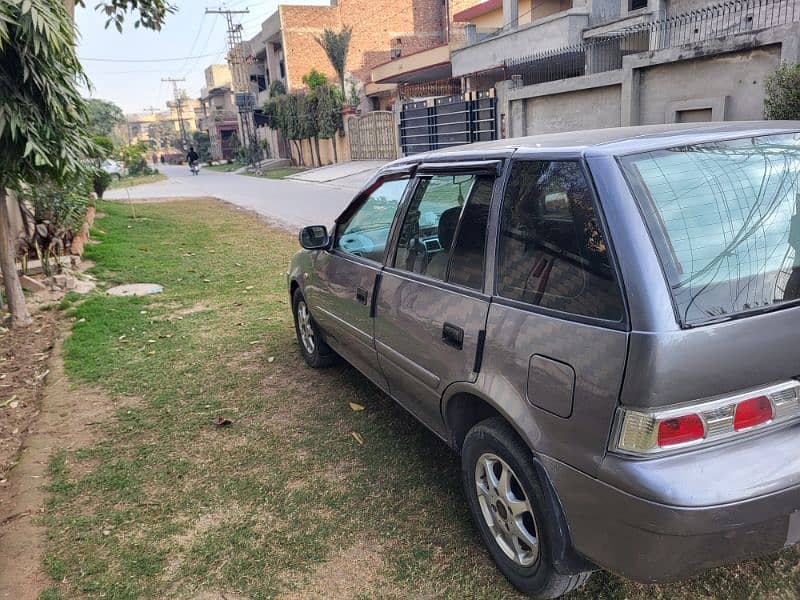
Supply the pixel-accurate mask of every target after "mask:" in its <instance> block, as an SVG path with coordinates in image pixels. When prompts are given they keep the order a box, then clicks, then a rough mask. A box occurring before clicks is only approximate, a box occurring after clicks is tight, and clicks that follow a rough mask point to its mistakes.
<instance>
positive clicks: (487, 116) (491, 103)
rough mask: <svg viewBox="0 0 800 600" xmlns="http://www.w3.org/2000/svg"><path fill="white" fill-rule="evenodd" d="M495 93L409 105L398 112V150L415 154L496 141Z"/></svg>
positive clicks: (459, 95)
mask: <svg viewBox="0 0 800 600" xmlns="http://www.w3.org/2000/svg"><path fill="white" fill-rule="evenodd" d="M495 103H496V100H495V96H494V90H493V89H491V90H488V91H484V92H467V93H465V94H458V95H456V96H445V97H443V98H434V99H433V100H423V101H420V102H410V103H408V104H405V105H403V110H402V111H401V112H400V147H401V149H402V151H403V154H405V155H408V154H416V153H418V152H427V151H428V150H436V149H438V148H448V147H450V146H458V145H460V144H469V143H471V142H481V141H487V140H495V139H497V126H496V122H495Z"/></svg>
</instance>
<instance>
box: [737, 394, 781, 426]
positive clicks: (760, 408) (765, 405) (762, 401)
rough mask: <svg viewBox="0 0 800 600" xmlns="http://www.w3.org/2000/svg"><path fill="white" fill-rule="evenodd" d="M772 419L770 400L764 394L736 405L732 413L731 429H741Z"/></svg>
mask: <svg viewBox="0 0 800 600" xmlns="http://www.w3.org/2000/svg"><path fill="white" fill-rule="evenodd" d="M771 420H772V402H770V401H769V398H767V397H766V396H758V397H757V398H750V399H749V400H745V401H744V402H739V403H738V404H737V405H736V412H735V413H734V415H733V429H734V430H735V431H741V430H742V429H749V428H751V427H755V426H756V425H763V424H764V423H769V422H770V421H771Z"/></svg>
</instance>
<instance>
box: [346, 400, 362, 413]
mask: <svg viewBox="0 0 800 600" xmlns="http://www.w3.org/2000/svg"><path fill="white" fill-rule="evenodd" d="M349 404H350V408H352V409H353V410H354V411H356V412H358V411H360V410H364V409H365V408H366V407H365V406H364V405H363V404H358V403H357V402H350V403H349Z"/></svg>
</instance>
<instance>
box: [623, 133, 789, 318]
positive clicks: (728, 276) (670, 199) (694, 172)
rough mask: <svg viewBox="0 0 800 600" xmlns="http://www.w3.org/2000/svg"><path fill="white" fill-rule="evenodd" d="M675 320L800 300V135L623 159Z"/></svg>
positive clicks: (709, 316) (709, 144)
mask: <svg viewBox="0 0 800 600" xmlns="http://www.w3.org/2000/svg"><path fill="white" fill-rule="evenodd" d="M621 164H622V166H623V169H624V171H625V173H626V175H627V178H628V181H629V182H630V183H631V186H632V189H633V192H634V195H635V196H636V198H637V200H638V201H639V203H640V205H641V207H642V212H643V214H644V216H645V220H646V222H647V224H648V227H649V229H650V231H651V234H652V236H653V238H654V240H655V243H656V249H657V250H658V254H659V257H660V259H661V262H662V264H663V266H664V271H665V273H666V275H667V279H668V281H669V285H670V289H671V292H672V295H673V298H674V300H675V305H676V307H677V309H678V314H679V317H680V321H681V322H682V323H684V324H696V323H702V322H703V321H707V320H711V319H718V318H720V317H725V316H727V315H732V314H736V313H742V312H746V311H752V310H758V309H764V308H771V307H774V306H777V305H780V304H782V303H786V302H790V301H794V300H797V299H800V253H798V251H799V250H800V180H799V178H800V134H797V133H791V134H781V135H772V136H762V137H754V138H746V139H737V140H727V141H718V142H712V143H705V144H697V145H693V146H682V147H678V148H669V149H665V150H656V151H652V152H646V153H642V154H636V155H633V156H627V157H623V158H622V159H621Z"/></svg>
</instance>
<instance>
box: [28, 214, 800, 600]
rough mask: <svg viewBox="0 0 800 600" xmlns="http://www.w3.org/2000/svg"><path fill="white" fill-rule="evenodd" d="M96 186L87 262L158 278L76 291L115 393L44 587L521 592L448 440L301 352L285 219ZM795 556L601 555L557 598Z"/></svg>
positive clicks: (706, 582) (52, 516)
mask: <svg viewBox="0 0 800 600" xmlns="http://www.w3.org/2000/svg"><path fill="white" fill-rule="evenodd" d="M98 204H99V206H98V209H99V210H100V211H102V212H103V213H105V214H106V217H105V218H103V219H101V220H98V221H97V224H96V228H97V229H96V230H95V232H94V234H93V238H94V239H96V240H98V241H99V242H100V244H98V245H92V246H88V247H87V249H86V258H87V259H90V260H93V261H95V262H96V263H97V266H96V267H95V268H94V270H93V272H94V274H95V275H96V276H97V277H98V279H99V280H100V281H102V282H105V283H106V284H108V285H111V284H117V283H123V282H156V283H161V284H163V285H164V293H163V294H161V295H158V296H151V297H147V298H111V297H108V296H105V295H104V294H102V293H101V292H97V293H95V294H94V295H92V296H90V297H89V298H88V299H86V300H85V301H84V302H82V303H80V304H73V305H71V308H70V311H71V314H73V316H74V317H75V321H74V324H73V330H72V335H71V337H70V338H69V339H68V340H67V341H66V344H65V366H66V370H67V374H68V376H69V377H70V379H71V380H72V381H73V382H75V383H81V382H83V383H86V384H89V385H91V386H97V387H100V388H102V389H104V390H106V391H107V392H108V394H109V395H110V396H111V397H113V398H116V399H117V400H118V401H119V402H120V404H119V405H118V406H119V408H118V409H117V410H116V411H115V412H114V414H113V416H112V418H111V419H110V420H109V422H108V423H107V424H106V425H105V426H104V430H103V435H102V436H101V437H100V439H99V440H97V441H96V442H94V443H92V444H91V445H88V446H86V447H70V448H63V449H61V450H59V451H58V452H57V453H56V454H55V456H54V458H53V460H52V462H51V464H50V466H49V469H48V480H47V489H48V499H47V508H46V513H45V514H44V516H43V522H44V524H45V525H46V532H47V541H46V552H45V556H46V558H45V561H44V569H45V572H46V573H48V574H49V575H50V577H51V578H52V584H51V586H50V587H49V588H48V590H47V592H46V593H45V594H43V595H42V597H43V598H64V599H66V598H78V597H105V598H115V599H127V598H166V597H169V598H172V597H179V598H194V597H197V596H199V595H200V594H201V593H208V594H209V595H208V596H204V597H222V595H223V594H226V595H227V594H230V596H233V595H235V594H238V595H239V596H241V597H247V598H255V599H260V598H273V597H277V596H281V595H284V594H287V593H293V594H294V597H296V598H305V597H310V596H315V597H320V598H333V597H353V598H422V597H426V598H427V597H431V598H432V597H436V598H459V599H461V598H515V597H518V596H517V595H516V594H515V592H514V591H513V590H512V589H511V588H510V587H509V585H508V584H507V583H506V581H505V580H504V579H503V578H502V577H501V576H500V575H499V574H498V572H497V571H496V570H495V569H494V567H493V565H492V563H491V561H490V560H489V559H488V557H487V554H486V553H485V551H484V550H483V549H482V547H481V545H480V541H479V539H478V537H477V535H476V534H475V532H474V530H473V528H472V525H471V524H470V521H469V515H468V512H467V509H466V505H465V500H464V498H463V495H462V492H461V488H460V484H459V475H458V471H459V468H458V459H457V458H456V457H455V456H454V455H453V454H452V453H450V452H449V451H448V449H447V448H446V447H445V445H444V444H443V443H441V442H440V441H439V440H438V439H437V438H435V437H434V436H433V435H432V434H430V433H429V432H428V431H427V430H426V429H425V428H424V427H423V426H422V425H420V424H419V423H418V422H417V421H415V420H414V419H413V418H412V417H410V416H409V415H408V414H407V413H405V412H404V411H403V410H402V409H400V408H398V407H397V406H396V405H395V404H394V403H393V402H391V401H390V400H388V399H386V398H385V397H383V396H382V395H381V394H380V393H379V392H378V391H377V390H376V388H374V387H373V386H372V385H370V384H369V383H368V382H367V381H366V380H365V379H364V378H363V377H362V376H360V375H359V374H358V373H356V372H355V371H354V370H353V369H351V368H349V367H347V366H344V365H341V366H338V367H335V368H332V369H327V370H322V371H313V370H310V369H308V368H306V366H305V365H304V363H303V362H302V360H301V359H300V357H299V353H298V350H297V347H296V342H295V340H294V332H293V328H292V322H291V317H290V310H289V305H288V294H287V292H286V281H285V271H286V266H287V264H288V262H289V259H290V257H291V255H292V253H293V252H294V251H295V249H296V242H295V240H294V236H292V235H289V234H286V233H283V232H281V231H278V230H271V229H268V228H266V227H265V225H264V224H263V223H262V222H261V221H259V220H258V219H257V218H255V217H252V216H249V215H246V214H243V213H241V212H239V211H235V210H234V209H231V208H228V207H227V206H225V205H221V204H217V203H213V202H211V201H202V200H200V201H198V200H193V201H191V202H188V203H182V202H175V203H168V204H163V205H153V204H150V205H137V206H136V207H133V206H131V205H122V204H113V203H106V202H99V203H98ZM134 208H135V217H134V212H133V209H134ZM80 399H81V393H80V389H77V390H76V401H80ZM351 401H352V402H357V403H360V404H362V405H364V406H365V407H366V410H364V411H361V412H354V411H352V410H351V409H350V408H349V405H348V402H351ZM218 416H224V417H228V418H230V419H231V420H232V421H233V423H232V425H230V426H229V427H225V428H216V427H215V426H214V425H213V423H212V421H213V419H214V418H215V417H218ZM351 432H358V433H359V434H360V435H361V437H362V438H363V440H364V444H363V446H362V445H359V444H358V443H357V442H356V441H355V440H354V438H353V436H352V435H351ZM598 518H602V515H598ZM799 562H800V552H798V551H796V550H794V551H785V552H783V553H782V554H780V555H778V556H776V557H771V558H767V559H764V560H761V561H755V562H750V563H745V564H742V565H738V566H734V567H729V568H723V569H717V570H715V571H712V572H711V573H709V574H707V575H705V576H704V577H702V578H697V579H694V580H691V581H689V582H684V583H682V584H675V585H670V586H661V587H656V586H643V585H637V584H633V583H630V582H628V581H626V580H624V579H620V578H618V577H615V576H613V575H610V574H607V573H598V574H596V575H594V576H593V577H592V579H591V580H590V582H589V584H588V585H587V586H586V587H585V588H584V589H583V590H581V591H580V592H578V593H576V594H574V595H573V596H572V598H573V600H574V599H580V600H589V599H598V598H603V599H617V598H619V599H623V598H628V599H631V600H644V599H646V598H664V599H666V598H670V599H671V598H681V599H687V600H688V599H689V598H698V597H702V598H719V599H722V598H726V599H727V598H733V599H739V598H741V599H744V598H775V597H785V598H794V597H796V590H797V589H798V586H799V585H800V569H798V567H797V565H798V563H799ZM239 596H237V597H239Z"/></svg>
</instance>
